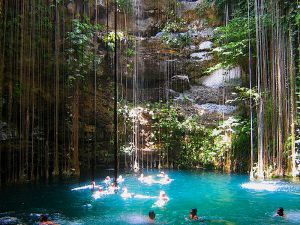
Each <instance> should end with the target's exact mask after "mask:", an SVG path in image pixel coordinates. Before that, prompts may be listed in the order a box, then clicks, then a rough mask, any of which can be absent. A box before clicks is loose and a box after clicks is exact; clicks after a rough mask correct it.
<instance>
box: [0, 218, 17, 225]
mask: <svg viewBox="0 0 300 225" xmlns="http://www.w3.org/2000/svg"><path fill="white" fill-rule="evenodd" d="M18 224H21V223H20V221H19V219H18V218H16V217H10V216H5V217H1V218H0V225H18Z"/></svg>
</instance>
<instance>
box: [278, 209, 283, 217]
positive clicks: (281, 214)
mask: <svg viewBox="0 0 300 225" xmlns="http://www.w3.org/2000/svg"><path fill="white" fill-rule="evenodd" d="M277 215H278V216H284V209H283V208H282V207H279V208H278V209H277Z"/></svg>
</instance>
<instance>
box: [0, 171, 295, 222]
mask: <svg viewBox="0 0 300 225" xmlns="http://www.w3.org/2000/svg"><path fill="white" fill-rule="evenodd" d="M166 172H167V173H168V174H169V176H170V178H172V179H174V180H173V181H172V182H171V183H170V184H167V185H162V184H151V185H150V184H145V183H141V182H139V181H138V176H137V175H131V174H123V176H124V178H125V182H124V183H123V184H122V185H121V187H124V186H126V187H127V188H128V192H130V193H134V194H140V195H144V196H149V198H147V199H145V198H130V199H123V198H122V197H121V196H120V194H112V195H106V196H103V197H101V198H99V199H94V198H93V196H92V192H91V190H89V189H85V190H79V191H71V189H72V188H76V187H80V186H84V185H88V184H89V183H90V182H89V181H87V180H86V182H79V181H74V180H69V181H67V182H66V181H60V182H54V183H52V184H51V185H45V184H38V185H20V186H14V187H9V188H4V189H1V190H0V212H1V213H0V217H2V218H3V217H5V216H10V217H17V218H18V219H20V220H21V221H22V223H23V224H37V221H38V214H40V213H48V214H49V217H50V218H51V219H52V220H54V221H56V222H57V223H59V224H61V225H64V224H74V225H75V224H87V225H93V224H103V225H106V224H109V225H114V224H120V225H121V224H122V225H123V224H124V225H127V224H147V223H148V220H147V214H148V212H149V211H150V210H154V211H155V213H156V222H155V224H247V225H252V224H253V225H256V224H268V225H269V224H300V185H299V184H295V183H289V182H287V181H272V182H261V183H255V182H250V181H249V178H248V176H246V175H227V174H221V173H209V172H190V171H166ZM157 173H158V171H156V170H155V171H150V172H145V173H144V174H145V175H153V177H154V178H155V179H156V180H159V179H160V178H159V177H156V174H157ZM111 174H112V172H111V171H107V174H106V175H111ZM104 177H105V175H104V174H102V176H100V175H99V179H97V180H96V182H97V183H98V184H100V182H101V181H102V180H103V179H104ZM101 185H103V186H104V183H101ZM161 190H163V191H165V192H166V194H167V195H168V196H169V197H170V201H169V202H168V203H167V204H166V205H165V206H163V207H157V206H155V202H156V201H157V198H156V197H157V196H158V195H159V192H160V191H161ZM120 192H122V191H120ZM151 197H153V198H151ZM278 207H283V208H284V209H285V212H286V214H287V216H286V218H278V217H274V213H275V212H276V209H277V208H278ZM192 208H197V209H198V215H199V216H201V217H202V218H203V219H204V222H200V221H197V222H191V221H189V220H188V219H187V218H188V215H189V211H190V209H192Z"/></svg>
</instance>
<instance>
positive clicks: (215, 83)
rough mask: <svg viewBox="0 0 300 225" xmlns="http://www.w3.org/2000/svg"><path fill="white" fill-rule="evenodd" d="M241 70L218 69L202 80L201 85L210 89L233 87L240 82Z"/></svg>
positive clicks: (237, 68)
mask: <svg viewBox="0 0 300 225" xmlns="http://www.w3.org/2000/svg"><path fill="white" fill-rule="evenodd" d="M241 74H242V71H241V68H240V67H235V68H232V69H219V70H216V71H214V72H213V73H211V74H210V75H209V76H206V77H204V78H203V79H202V85H204V86H206V87H211V88H220V87H225V86H235V85H237V84H238V83H240V81H241Z"/></svg>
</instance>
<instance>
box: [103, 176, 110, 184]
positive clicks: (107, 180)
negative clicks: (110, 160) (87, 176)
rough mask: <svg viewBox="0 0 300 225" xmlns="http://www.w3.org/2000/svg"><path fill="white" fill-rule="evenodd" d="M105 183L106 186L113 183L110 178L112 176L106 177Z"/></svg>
mask: <svg viewBox="0 0 300 225" xmlns="http://www.w3.org/2000/svg"><path fill="white" fill-rule="evenodd" d="M104 183H105V184H109V183H111V178H110V176H107V177H105V180H104Z"/></svg>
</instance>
